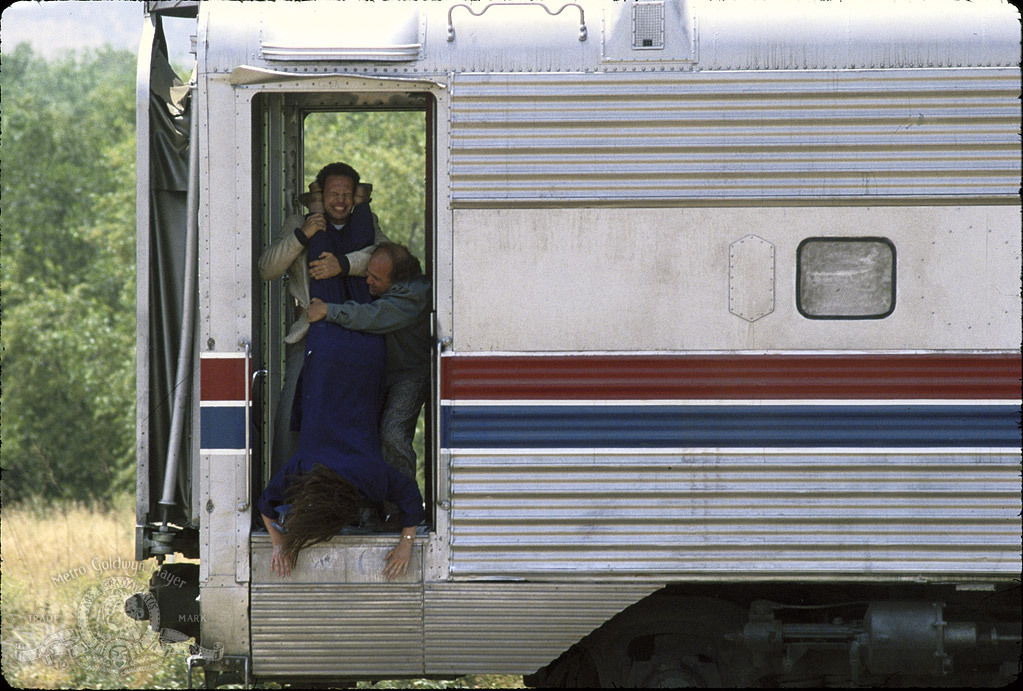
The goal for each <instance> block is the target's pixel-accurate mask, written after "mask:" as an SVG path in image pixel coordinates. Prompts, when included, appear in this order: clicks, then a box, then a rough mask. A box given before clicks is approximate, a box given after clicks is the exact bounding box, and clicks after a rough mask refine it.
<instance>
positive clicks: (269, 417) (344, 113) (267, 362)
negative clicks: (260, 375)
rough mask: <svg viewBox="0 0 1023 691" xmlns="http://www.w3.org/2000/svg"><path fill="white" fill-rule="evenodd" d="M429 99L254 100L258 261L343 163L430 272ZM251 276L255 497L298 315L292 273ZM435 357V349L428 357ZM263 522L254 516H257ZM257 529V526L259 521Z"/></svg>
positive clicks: (424, 449) (429, 432)
mask: <svg viewBox="0 0 1023 691" xmlns="http://www.w3.org/2000/svg"><path fill="white" fill-rule="evenodd" d="M433 113H434V107H433V98H432V96H431V95H430V94H429V93H416V92H386V93H348V92H345V93H333V92H331V93H298V94H273V93H270V94H261V95H260V96H259V97H257V98H256V99H255V100H254V106H253V123H254V128H253V129H254V132H253V135H254V136H253V140H254V141H253V161H254V172H255V171H259V175H258V176H254V177H258V178H259V179H258V180H254V181H253V187H254V195H253V197H254V204H255V206H256V207H257V208H255V209H253V215H254V218H255V219H257V225H258V226H259V227H261V236H262V237H261V243H262V244H261V245H259V246H258V247H254V255H255V256H254V258H253V260H254V261H258V259H259V256H260V253H261V252H262V251H263V250H264V249H265V248H267V247H269V246H270V245H271V243H273V242H274V241H275V240H276V239H277V238H278V236H279V235H280V233H281V230H282V225H283V224H284V222H285V219H286V218H287V217H288V216H289V215H291V214H295V213H306V212H307V209H306V208H305V207H304V206H302V205H300V204H299V199H298V198H299V196H300V195H301V194H302V193H304V192H305V191H307V189H308V185H309V183H310V182H312V181H313V180H315V178H316V174H317V173H318V172H319V170H320V169H321V168H323V166H325V165H327V164H328V163H333V162H336V161H342V162H344V163H347V164H349V165H351V166H352V167H353V168H355V170H357V171H358V172H359V174H360V177H361V181H362V182H363V183H370V184H371V185H372V186H373V187H372V193H371V201H370V206H371V208H372V211H373V213H374V214H375V215H376V217H377V219H378V221H379V226H380V229H381V231H382V232H383V233H384V234H385V235H386V236H387V237H388V239H389V240H390V241H392V242H396V243H399V244H402V245H405V246H407V247H408V248H409V250H410V251H411V253H412V254H413V255H414V256H415V257H416V258H417V259H418V260H419V261H420V263H421V265H422V268H423V273H424V274H425V275H426V277H427V278H429V279H431V281H433V277H434V265H435V259H434V250H433V227H434V219H433V214H434V203H433V197H434V175H433V172H432V170H433V165H432V162H433V146H434V141H435V137H434V136H433V132H434V125H433V118H434V115H433ZM255 280H257V281H259V282H260V284H261V285H259V286H258V287H257V288H256V289H255V290H254V294H255V295H257V296H260V299H259V300H258V302H259V304H258V305H255V306H254V307H255V308H256V311H257V315H258V316H257V318H256V320H255V321H254V324H259V325H260V333H259V336H258V338H257V339H256V340H257V341H258V347H256V349H255V353H256V357H257V359H256V361H255V362H256V365H257V369H260V368H261V369H262V370H263V371H265V376H264V382H263V383H262V384H261V383H260V382H257V383H256V384H257V392H258V393H261V395H262V397H263V403H262V404H261V405H260V407H259V408H260V410H261V414H258V413H257V415H256V421H257V424H258V425H259V426H260V428H261V432H262V433H261V434H259V435H257V437H258V447H257V448H256V449H254V451H255V453H254V459H255V462H256V464H257V465H258V467H257V468H254V469H253V470H254V472H255V475H256V477H258V478H259V481H258V482H256V483H254V484H255V487H254V488H253V497H252V499H255V498H256V497H257V496H258V495H259V493H260V491H261V489H262V487H264V486H265V485H266V483H267V482H268V481H269V479H270V477H271V476H272V474H273V472H274V471H275V470H276V469H277V468H278V467H279V466H280V465H281V464H283V462H285V461H286V459H284V460H281V458H280V456H281V454H280V453H276V454H275V453H274V452H273V448H274V440H273V437H274V416H275V414H276V412H277V409H278V407H279V406H281V405H282V404H281V400H282V396H281V394H282V385H283V383H284V380H285V361H286V347H287V346H286V345H285V342H284V339H285V336H286V335H287V334H288V332H289V329H290V328H291V325H292V322H293V321H294V320H295V317H296V315H297V307H296V305H295V300H294V298H293V297H292V295H291V293H290V292H289V291H288V289H287V281H289V280H294V278H293V277H291V276H287V275H285V276H282V277H281V278H279V279H272V280H260V277H259V276H258V275H257V276H256V278H255ZM431 356H432V354H431ZM436 369H437V366H436V363H434V364H433V367H432V368H431V371H432V372H433V373H434V374H433V375H432V376H431V386H430V394H429V395H428V396H427V402H426V405H425V407H424V409H423V410H422V411H421V413H420V415H419V420H418V423H417V426H416V435H415V440H414V448H415V451H416V465H417V468H416V478H415V480H416V483H417V484H418V486H419V489H420V491H421V492H422V495H423V497H424V499H425V501H426V515H427V520H428V521H429V522H431V523H432V515H433V501H432V496H433V489H434V484H435V483H434V474H435V451H434V447H435V439H434V433H433V430H434V429H435V427H436V425H435V416H436V405H435V403H434V401H435V400H436V394H437V382H436V374H435V373H436ZM257 519H258V517H257ZM254 525H256V526H257V527H258V526H259V522H258V520H257V522H256V523H255V524H254Z"/></svg>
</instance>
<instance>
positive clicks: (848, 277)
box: [796, 237, 895, 319]
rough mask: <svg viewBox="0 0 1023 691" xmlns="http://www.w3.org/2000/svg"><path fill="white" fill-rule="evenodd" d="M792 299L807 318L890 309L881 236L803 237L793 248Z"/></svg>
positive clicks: (890, 285)
mask: <svg viewBox="0 0 1023 691" xmlns="http://www.w3.org/2000/svg"><path fill="white" fill-rule="evenodd" d="M796 304H797V306H798V308H799V312H800V314H802V315H803V316H804V317H807V318H808V319H883V318H884V317H887V316H888V315H889V314H891V313H892V312H893V311H894V309H895V246H894V245H893V244H892V243H891V241H889V240H888V239H886V238H877V237H869V238H834V237H830V238H808V239H806V240H804V241H803V242H801V243H800V245H799V248H798V249H797V250H796Z"/></svg>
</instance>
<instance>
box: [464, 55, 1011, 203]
mask: <svg viewBox="0 0 1023 691" xmlns="http://www.w3.org/2000/svg"><path fill="white" fill-rule="evenodd" d="M1019 94H1020V75H1019V71H1018V70H1017V69H988V70H978V69H963V70H954V71H953V70H949V71H937V70H892V71H890V72H886V73H882V72H880V71H812V72H806V71H804V72H798V73H796V72H745V73H740V72H729V73H725V72H705V73H648V74H646V73H644V74H636V73H630V74H622V73H616V74H576V75H571V76H568V75H542V74H519V75H508V74H503V75H469V74H460V75H456V76H455V77H454V79H453V85H452V101H451V170H450V174H451V194H452V202H453V204H454V205H455V206H474V205H488V204H498V205H500V204H507V203H518V204H523V203H524V204H526V205H537V204H543V203H572V202H576V203H578V202H584V203H587V204H600V203H603V202H606V201H607V200H609V199H610V198H611V197H612V195H611V194H610V192H609V190H612V189H613V190H615V191H616V194H615V195H613V196H616V197H619V198H621V197H624V198H625V200H626V201H625V202H624V203H630V204H636V203H640V202H646V203H655V202H656V203H661V204H664V203H669V204H670V203H693V202H697V201H701V200H702V201H709V202H722V203H728V202H737V203H744V202H745V203H749V202H756V203H764V202H767V201H771V200H777V201H787V202H792V201H799V200H817V201H818V203H819V201H820V200H821V199H822V198H828V199H829V200H846V201H861V202H869V203H883V202H884V201H885V200H899V199H912V200H916V201H917V202H919V203H923V200H927V199H933V200H937V201H940V200H942V199H956V200H957V202H958V203H964V202H968V201H969V200H971V199H973V200H975V201H977V202H985V203H991V202H992V201H994V202H996V203H1018V196H1017V195H1018V191H1019V179H1020V155H1019V147H1020V135H1019V122H1020V116H1019V101H1018V98H1019ZM618 203H623V202H622V201H621V200H620V199H619V201H618Z"/></svg>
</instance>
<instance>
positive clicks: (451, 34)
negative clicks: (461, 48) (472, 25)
mask: <svg viewBox="0 0 1023 691" xmlns="http://www.w3.org/2000/svg"><path fill="white" fill-rule="evenodd" d="M496 6H498V5H493V4H490V5H487V6H486V7H484V8H483V9H482V10H480V11H479V12H474V11H473V9H472V7H470V6H469V5H465V4H459V5H452V6H451V8H450V9H449V10H448V43H451V42H452V41H454V40H455V25H454V24H453V23H452V22H451V13H452V12H454V11H455V9H456V8H458V7H464V8H465V9H467V10H469V14H471V15H472V16H474V17H479V16H481V15H482V14H483V13H484V12H486V11H487V10H489V9H490V8H491V7H496ZM499 6H500V7H542V8H543V9H544V10H545V11H546V12H547V14H549V15H551V16H552V17H556V16H557V15H559V14H561V12H562V11H563V10H564V9H565V8H566V7H575V8H576V9H578V10H579V40H580V41H585V40H586V15H585V13H584V12H583V7H582V5H580V4H579V3H576V2H568V3H565V4H564V5H562V6H561V7H560V8H558V10H557V11H556V12H552V11H551V8H549V7H547V5H544V4H542V3H538V2H502V3H500V4H499Z"/></svg>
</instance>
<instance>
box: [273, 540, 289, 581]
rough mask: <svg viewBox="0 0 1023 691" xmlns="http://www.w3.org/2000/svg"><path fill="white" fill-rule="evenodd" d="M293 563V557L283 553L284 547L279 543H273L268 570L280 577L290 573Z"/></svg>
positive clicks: (285, 576)
mask: <svg viewBox="0 0 1023 691" xmlns="http://www.w3.org/2000/svg"><path fill="white" fill-rule="evenodd" d="M294 565H295V558H294V557H293V556H291V555H289V554H285V553H284V547H283V546H281V545H280V544H276V545H274V549H273V552H271V553H270V570H271V571H273V572H274V573H275V574H277V575H278V576H280V577H281V578H287V577H288V576H290V575H291V568H292V567H293V566H294Z"/></svg>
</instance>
